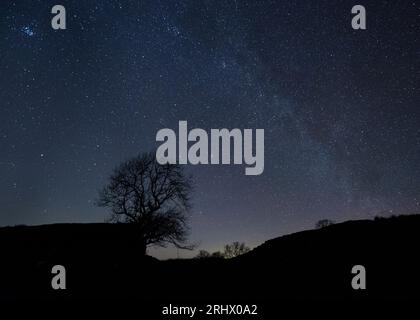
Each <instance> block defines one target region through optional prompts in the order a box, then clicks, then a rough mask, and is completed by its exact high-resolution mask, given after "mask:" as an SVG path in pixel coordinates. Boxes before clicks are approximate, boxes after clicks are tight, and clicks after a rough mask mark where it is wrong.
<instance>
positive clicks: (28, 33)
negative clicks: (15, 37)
mask: <svg viewBox="0 0 420 320" xmlns="http://www.w3.org/2000/svg"><path fill="white" fill-rule="evenodd" d="M20 31H21V32H22V33H23V35H24V36H26V37H33V36H35V31H34V30H33V29H32V27H30V26H23V27H22V28H21V29H20Z"/></svg>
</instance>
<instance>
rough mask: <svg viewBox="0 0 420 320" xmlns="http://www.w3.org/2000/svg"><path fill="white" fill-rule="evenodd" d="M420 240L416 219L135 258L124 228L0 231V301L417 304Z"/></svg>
mask: <svg viewBox="0 0 420 320" xmlns="http://www.w3.org/2000/svg"><path fill="white" fill-rule="evenodd" d="M419 244H420V216H419V215H412V216H400V217H396V218H389V219H376V220H375V221H368V220H363V221H349V222H345V223H340V224H336V225H332V226H329V227H326V228H323V229H319V230H311V231H305V232H299V233H295V234H291V235H288V236H284V237H280V238H276V239H273V240H269V241H267V242H266V243H264V244H263V245H261V246H260V247H258V248H256V249H254V250H253V251H251V252H250V253H248V254H246V255H243V256H241V257H239V258H236V259H231V260H223V259H200V260H197V259H193V260H170V261H158V260H156V259H154V258H151V257H141V256H139V254H138V248H137V246H136V232H135V228H134V227H133V226H130V225H109V224H84V225H83V224H62V225H46V226H35V227H10V228H1V229H0V245H1V264H0V300H3V301H5V300H7V301H13V300H21V299H26V300H27V301H30V300H34V299H36V300H38V301H40V300H41V301H42V300H43V301H49V302H59V303H61V302H68V301H69V300H78V301H79V302H80V301H81V300H84V299H95V300H98V299H106V300H113V301H112V302H110V303H119V302H118V301H117V300H119V301H120V303H122V304H123V303H127V302H123V301H128V300H131V301H139V302H142V303H143V304H144V303H146V305H148V306H149V307H150V306H156V308H158V309H156V312H158V311H159V312H160V311H161V310H162V308H163V307H164V306H165V305H168V306H169V304H172V305H177V303H180V304H183V305H188V304H197V305H198V304H202V305H203V307H205V305H206V304H209V303H219V304H222V303H225V302H226V303H237V304H239V303H242V304H249V305H252V304H257V305H262V306H264V305H270V303H271V306H272V307H273V305H275V303H277V302H284V301H290V300H302V299H310V300H317V301H318V300H324V299H327V300H331V301H338V300H349V299H350V300H353V301H356V302H357V301H362V302H363V301H374V300H377V299H386V300H390V299H391V300H394V299H395V300H397V299H398V300H400V299H418V298H419V297H420V276H419V271H420V264H419V261H418V258H417V257H418V255H419ZM58 264H59V265H63V266H65V267H66V275H67V289H66V290H53V289H52V288H51V279H52V277H53V275H52V274H51V268H52V266H53V265H58ZM354 265H363V266H364V267H365V268H366V286H367V289H366V290H354V289H352V286H351V280H352V277H353V276H354V275H353V274H351V269H352V267H353V266H354ZM147 302H150V304H148V303H147Z"/></svg>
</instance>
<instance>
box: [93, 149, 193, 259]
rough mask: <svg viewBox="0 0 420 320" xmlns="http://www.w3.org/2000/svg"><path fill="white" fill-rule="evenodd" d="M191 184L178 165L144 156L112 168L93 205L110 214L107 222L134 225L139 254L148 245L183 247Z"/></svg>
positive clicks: (153, 155)
mask: <svg viewBox="0 0 420 320" xmlns="http://www.w3.org/2000/svg"><path fill="white" fill-rule="evenodd" d="M191 191H192V182H191V179H190V178H189V177H186V176H185V174H184V172H183V170H182V168H181V167H180V166H179V165H171V164H167V165H160V164H159V163H157V161H156V158H155V154H154V153H145V154H142V155H139V156H137V157H135V158H133V159H131V160H128V161H126V162H124V163H122V164H121V165H119V166H118V167H117V168H115V169H114V171H113V173H112V175H111V176H110V178H109V182H108V184H107V185H106V186H105V187H104V188H103V189H102V190H101V191H100V192H99V198H98V201H97V205H98V206H101V207H108V208H110V209H111V211H112V215H111V219H110V220H111V221H112V222H116V223H121V222H123V223H133V224H136V225H137V226H138V230H139V241H140V245H141V247H142V250H143V253H144V254H145V253H146V248H147V246H149V245H158V246H165V245H166V244H173V245H175V246H176V247H178V248H184V249H190V248H191V247H189V246H186V245H185V242H186V240H187V231H188V227H187V214H188V211H189V209H190V193H191Z"/></svg>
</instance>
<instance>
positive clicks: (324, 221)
mask: <svg viewBox="0 0 420 320" xmlns="http://www.w3.org/2000/svg"><path fill="white" fill-rule="evenodd" d="M334 223H335V221H333V220H329V219H322V220H319V221H318V222H317V223H316V224H315V228H317V229H322V228H325V227H328V226H331V225H333V224H334Z"/></svg>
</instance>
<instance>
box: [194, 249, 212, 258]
mask: <svg viewBox="0 0 420 320" xmlns="http://www.w3.org/2000/svg"><path fill="white" fill-rule="evenodd" d="M210 257H211V255H210V252H208V251H206V250H200V251H199V252H198V254H197V255H196V256H195V258H196V259H205V258H210Z"/></svg>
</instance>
